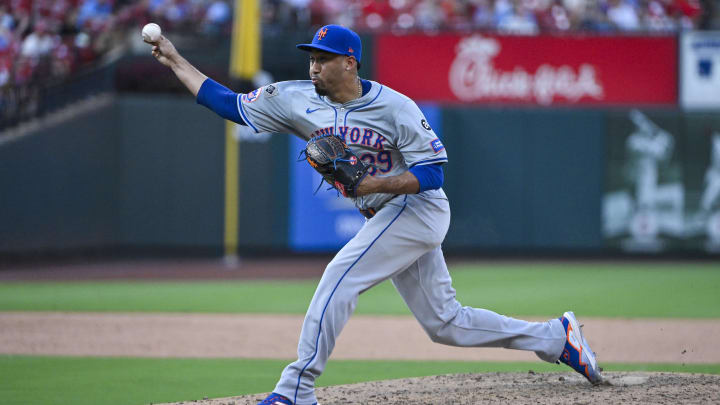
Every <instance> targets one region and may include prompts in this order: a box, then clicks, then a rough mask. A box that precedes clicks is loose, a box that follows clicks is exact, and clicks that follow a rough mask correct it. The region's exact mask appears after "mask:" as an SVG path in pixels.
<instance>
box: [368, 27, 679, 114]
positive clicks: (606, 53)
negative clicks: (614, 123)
mask: <svg viewBox="0 0 720 405" xmlns="http://www.w3.org/2000/svg"><path fill="white" fill-rule="evenodd" d="M377 41H378V42H377V45H376V58H375V60H376V65H377V67H376V73H377V78H378V81H380V82H381V83H383V84H385V85H387V86H389V87H391V88H393V89H395V90H397V91H399V92H401V93H403V94H405V95H407V96H408V97H410V98H412V99H414V100H416V101H431V100H432V101H441V102H465V103H501V104H537V105H545V106H547V105H568V104H571V105H576V104H577V105H585V104H590V105H608V104H615V105H632V104H675V103H676V102H677V74H678V72H677V70H678V69H677V40H676V38H675V37H665V36H663V37H580V36H578V37H564V36H563V37H553V36H539V37H521V36H494V35H484V34H471V35H465V36H461V35H437V36H426V35H406V36H394V35H382V36H379V37H378V39H377Z"/></svg>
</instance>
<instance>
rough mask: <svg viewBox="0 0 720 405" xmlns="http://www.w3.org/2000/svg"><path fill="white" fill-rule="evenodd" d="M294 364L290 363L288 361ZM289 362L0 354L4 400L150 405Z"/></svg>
mask: <svg viewBox="0 0 720 405" xmlns="http://www.w3.org/2000/svg"><path fill="white" fill-rule="evenodd" d="M288 361H289V360H288ZM288 361H284V360H245V359H140V358H103V357H97V358H85V357H39V356H38V357H33V356H0V398H1V399H0V402H2V403H8V404H42V405H51V404H74V405H83V404H88V405H89V404H100V403H101V404H105V405H111V404H122V405H133V404H148V403H151V402H153V403H157V402H175V401H189V400H193V399H202V398H204V397H208V398H220V397H229V396H236V395H244V394H252V393H258V392H268V391H271V390H272V389H273V387H274V386H275V383H276V382H277V378H278V376H279V374H280V371H282V369H283V367H284V366H285V365H286V364H287V362H288ZM604 366H605V369H606V370H609V371H668V372H670V371H675V372H693V373H712V374H720V364H710V365H688V366H680V365H672V364H670V365H668V364H631V365H625V364H604ZM531 369H532V370H534V371H538V372H543V371H562V372H571V371H570V369H569V368H567V367H564V366H558V365H553V364H549V363H540V362H537V363H475V362H448V361H442V362H431V361H424V362H420V361H392V362H391V361H358V360H345V361H330V363H328V366H327V368H326V370H325V373H324V374H323V376H322V377H321V378H320V379H319V380H318V386H328V385H337V384H349V383H354V382H362V381H375V380H385V379H393V378H404V377H420V376H428V375H438V374H455V373H481V372H523V373H526V372H527V371H528V370H531Z"/></svg>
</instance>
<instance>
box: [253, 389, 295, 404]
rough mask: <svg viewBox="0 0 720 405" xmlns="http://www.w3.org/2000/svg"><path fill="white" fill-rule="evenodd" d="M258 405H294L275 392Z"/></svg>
mask: <svg viewBox="0 0 720 405" xmlns="http://www.w3.org/2000/svg"><path fill="white" fill-rule="evenodd" d="M258 405H293V403H292V401H290V400H289V399H288V398H287V397H284V396H282V395H280V394H276V393H274V392H273V393H272V394H270V395H268V397H267V398H265V399H263V401H262V402H259V403H258Z"/></svg>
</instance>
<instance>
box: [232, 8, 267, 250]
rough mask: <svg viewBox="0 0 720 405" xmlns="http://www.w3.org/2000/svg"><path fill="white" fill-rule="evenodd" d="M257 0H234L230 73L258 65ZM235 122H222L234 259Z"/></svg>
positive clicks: (249, 71) (246, 73)
mask: <svg viewBox="0 0 720 405" xmlns="http://www.w3.org/2000/svg"><path fill="white" fill-rule="evenodd" d="M259 2H260V0H235V13H234V18H233V30H232V42H231V45H230V76H231V77H232V78H235V79H245V80H251V79H252V78H253V76H255V74H256V73H257V71H258V70H259V69H260V41H261V37H260V4H259ZM235 125H236V124H234V123H232V122H230V121H226V123H225V238H224V239H225V240H224V244H225V258H226V259H231V260H232V259H236V258H237V248H238V233H239V229H240V226H239V218H238V215H239V210H240V198H239V197H240V194H239V176H240V165H239V157H240V148H239V142H238V141H237V140H236V139H235V137H234V136H233V133H234V132H235Z"/></svg>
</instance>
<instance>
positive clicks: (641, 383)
mask: <svg viewBox="0 0 720 405" xmlns="http://www.w3.org/2000/svg"><path fill="white" fill-rule="evenodd" d="M605 378H606V380H607V382H608V384H606V385H602V386H597V387H593V386H592V385H590V384H589V383H588V382H587V381H586V380H585V379H584V378H582V377H580V376H579V375H575V374H568V373H535V372H533V371H529V372H528V373H491V374H454V375H441V376H433V377H420V378H406V379H401V380H386V381H374V382H367V383H359V384H350V385H337V386H332V387H324V388H318V389H317V390H316V395H317V397H318V401H319V402H320V404H322V405H336V404H337V405H340V404H348V405H349V404H353V405H356V404H363V405H372V404H384V405H388V404H389V405H395V404H396V405H407V404H417V405H421V404H423V405H436V404H499V403H512V404H648V403H653V404H668V405H669V404H680V403H682V404H708V403H718V402H720V376H717V375H705V374H674V373H636V372H631V373H605ZM266 395H267V394H255V395H246V396H241V397H230V398H218V399H205V400H196V401H186V402H179V403H176V404H203V405H256V404H257V403H258V402H260V401H261V400H262V399H264V398H265V396H266Z"/></svg>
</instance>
